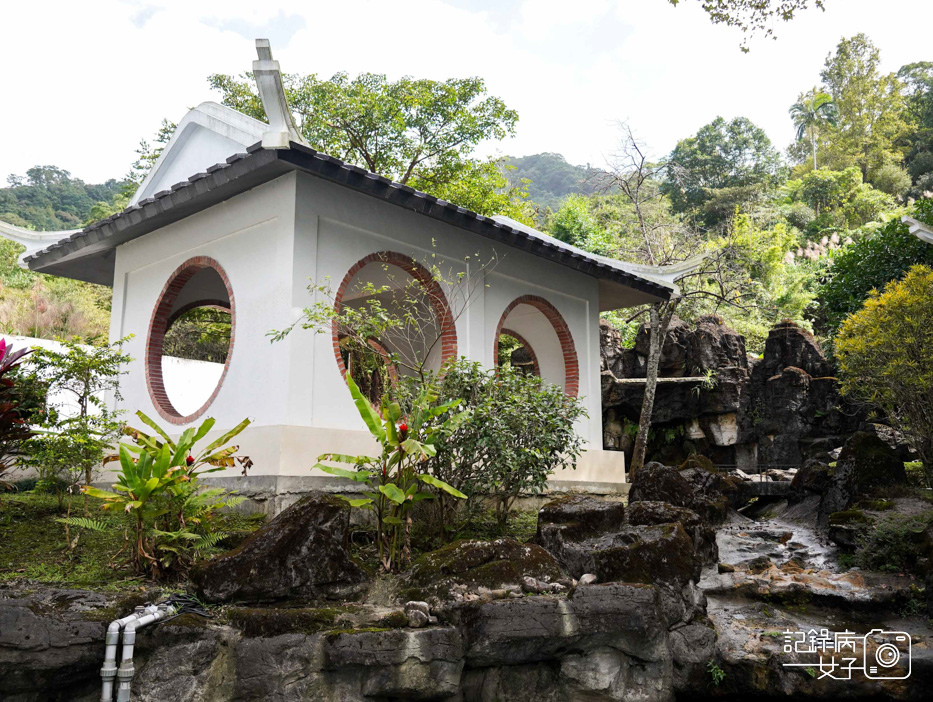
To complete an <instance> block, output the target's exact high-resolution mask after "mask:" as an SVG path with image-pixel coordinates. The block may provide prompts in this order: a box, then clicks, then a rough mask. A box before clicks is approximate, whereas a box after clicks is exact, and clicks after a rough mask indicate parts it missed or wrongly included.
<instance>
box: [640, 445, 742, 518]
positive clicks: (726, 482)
mask: <svg viewBox="0 0 933 702" xmlns="http://www.w3.org/2000/svg"><path fill="white" fill-rule="evenodd" d="M739 490H740V488H739V482H738V480H737V479H735V478H732V477H725V476H721V475H719V474H718V473H717V472H716V471H715V470H714V469H713V467H712V464H711V463H710V462H709V460H708V459H704V458H702V457H691V458H689V459H687V461H686V462H685V463H684V466H683V470H678V469H676V468H672V467H671V466H664V465H661V464H660V463H656V462H652V463H647V464H645V465H644V466H643V467H642V468H641V470H639V471H637V472H636V473H635V476H634V478H633V480H632V488H631V490H630V491H629V497H628V499H629V504H634V503H636V502H667V503H669V504H671V505H674V506H675V507H686V508H688V509H692V510H694V511H695V512H697V513H699V515H700V516H701V517H702V518H703V519H704V520H705V521H707V522H708V523H712V524H719V523H721V522H723V521H724V520H725V519H726V517H727V516H728V514H729V507H730V504H733V503H735V502H737V501H738V496H739Z"/></svg>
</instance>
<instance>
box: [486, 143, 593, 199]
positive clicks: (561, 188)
mask: <svg viewBox="0 0 933 702" xmlns="http://www.w3.org/2000/svg"><path fill="white" fill-rule="evenodd" d="M503 164H504V165H505V166H510V167H511V168H507V169H506V172H505V174H506V177H507V178H508V179H509V182H510V183H511V184H512V185H514V186H520V185H522V183H523V181H527V182H525V183H524V184H525V187H526V188H527V192H528V199H529V200H530V201H531V202H533V203H534V204H535V205H538V206H539V207H541V208H545V207H549V208H551V209H552V210H556V209H557V208H559V207H560V206H561V204H562V203H563V201H564V199H565V198H566V197H567V196H568V195H573V194H578V195H591V194H592V193H595V192H597V190H598V189H599V187H600V178H599V176H600V175H601V174H602V171H601V170H599V169H597V168H592V167H590V166H588V165H587V166H574V165H573V164H570V163H567V160H566V159H565V158H564V157H563V156H561V155H560V154H554V153H543V154H533V155H531V156H518V157H516V156H508V157H506V158H505V159H503Z"/></svg>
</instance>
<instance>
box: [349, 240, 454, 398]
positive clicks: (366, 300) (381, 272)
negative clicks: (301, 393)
mask: <svg viewBox="0 0 933 702" xmlns="http://www.w3.org/2000/svg"><path fill="white" fill-rule="evenodd" d="M335 309H336V312H337V314H338V317H337V318H336V319H335V320H334V342H335V349H334V350H335V355H336V359H337V365H338V367H339V368H340V373H341V374H342V375H343V376H344V377H346V375H347V373H348V372H349V373H350V377H352V378H353V380H354V382H355V383H356V384H357V386H358V387H359V388H360V389H361V390H362V391H363V393H364V394H365V395H366V396H367V397H368V398H369V399H370V401H371V402H372V403H373V404H374V405H376V406H378V405H379V403H380V402H381V399H382V396H383V394H384V393H385V391H386V390H387V389H388V388H389V386H390V385H391V383H393V382H395V381H396V380H398V378H399V377H400V376H418V375H419V373H420V372H421V371H434V372H437V371H438V370H440V368H441V365H442V364H443V363H444V362H445V361H447V360H449V359H451V358H455V357H456V355H457V332H456V327H455V324H454V322H453V316H452V314H451V311H450V307H449V305H448V303H447V299H446V297H445V296H444V293H443V291H442V290H441V287H440V285H439V284H438V282H437V281H436V280H435V279H434V278H433V276H432V275H431V274H430V272H429V271H428V270H427V269H425V268H424V266H422V265H421V264H419V263H417V262H416V261H414V260H412V258H411V257H410V256H409V257H406V256H403V255H401V254H396V253H393V252H388V251H384V252H380V253H376V254H372V255H370V256H367V257H366V258H364V259H362V260H361V261H359V262H358V263H357V264H356V265H354V266H353V267H352V268H351V269H350V270H349V272H348V273H347V275H346V277H345V278H344V279H343V282H342V283H341V285H340V288H339V289H338V294H337V297H336V300H335Z"/></svg>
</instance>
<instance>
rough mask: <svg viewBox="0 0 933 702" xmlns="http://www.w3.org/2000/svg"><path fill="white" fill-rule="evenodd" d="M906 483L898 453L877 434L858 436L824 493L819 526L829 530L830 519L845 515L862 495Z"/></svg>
mask: <svg viewBox="0 0 933 702" xmlns="http://www.w3.org/2000/svg"><path fill="white" fill-rule="evenodd" d="M906 482H907V473H906V471H905V470H904V462H903V461H902V460H901V458H900V456H899V455H898V453H897V451H895V450H894V449H892V448H891V447H890V446H888V445H887V444H886V443H885V442H884V441H882V440H881V439H880V438H878V436H877V435H875V434H868V433H866V432H856V433H855V434H853V435H852V436H850V437H849V440H848V441H846V443H845V446H843V447H842V451H841V452H840V453H839V458H838V459H837V460H836V466H835V469H834V470H833V474H832V480H831V481H830V482H829V486H828V487H827V488H826V489H825V490H824V491H823V493H822V498H821V499H820V506H819V513H818V515H817V524H818V526H820V527H823V528H826V527H828V526H829V518H830V515H832V514H835V513H836V512H842V511H844V510H845V509H847V508H848V507H849V506H850V505H852V504H853V503H854V502H855V500H856V498H857V497H859V496H860V495H863V494H871V492H872V491H873V490H874V489H876V488H882V487H889V486H893V485H903V484H905V483H906Z"/></svg>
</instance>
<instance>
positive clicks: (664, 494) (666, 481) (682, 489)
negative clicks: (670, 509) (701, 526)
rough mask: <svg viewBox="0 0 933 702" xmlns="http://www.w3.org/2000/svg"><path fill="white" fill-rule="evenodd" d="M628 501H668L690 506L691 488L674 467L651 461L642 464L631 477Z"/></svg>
mask: <svg viewBox="0 0 933 702" xmlns="http://www.w3.org/2000/svg"><path fill="white" fill-rule="evenodd" d="M628 501H629V503H632V502H642V501H650V502H668V503H670V504H672V505H674V506H676V507H690V506H691V505H692V504H693V488H692V487H691V486H690V483H688V482H687V481H686V480H684V478H683V477H682V476H681V475H680V472H679V471H678V470H677V469H676V468H672V467H670V466H665V465H661V464H660V463H657V462H651V463H646V464H645V465H644V466H642V467H641V468H640V469H639V470H638V471H636V472H635V474H634V476H633V477H632V488H631V489H630V490H629V493H628Z"/></svg>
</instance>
